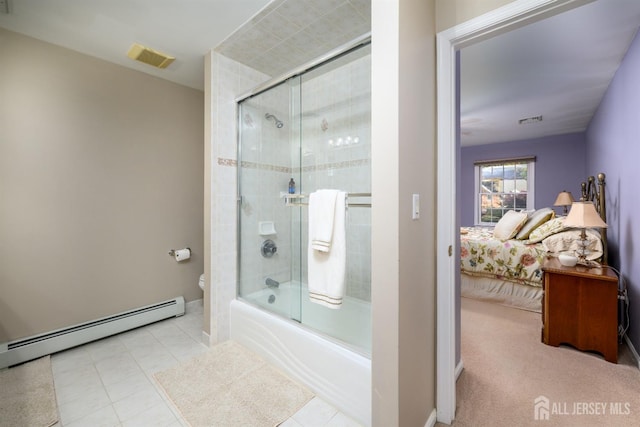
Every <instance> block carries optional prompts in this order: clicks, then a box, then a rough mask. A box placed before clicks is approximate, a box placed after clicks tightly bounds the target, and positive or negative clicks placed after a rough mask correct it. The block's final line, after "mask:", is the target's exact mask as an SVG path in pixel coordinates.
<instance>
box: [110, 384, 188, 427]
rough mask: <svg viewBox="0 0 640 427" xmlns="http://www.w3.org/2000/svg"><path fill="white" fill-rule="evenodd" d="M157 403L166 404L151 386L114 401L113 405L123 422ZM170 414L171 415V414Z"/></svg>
mask: <svg viewBox="0 0 640 427" xmlns="http://www.w3.org/2000/svg"><path fill="white" fill-rule="evenodd" d="M159 404H162V405H164V406H166V405H165V403H164V400H162V398H161V397H160V395H159V394H158V392H157V391H156V389H155V388H154V387H151V388H149V389H144V390H142V391H139V392H137V393H134V394H132V395H130V396H127V397H126V398H124V399H122V400H120V401H118V402H116V403H114V404H113V407H114V409H115V410H116V413H117V414H118V418H120V421H122V422H124V421H128V420H130V419H132V418H134V417H136V416H138V415H139V414H140V413H141V412H144V411H146V410H147V409H149V408H151V407H153V406H156V405H159ZM167 410H168V408H167ZM171 415H172V416H173V414H171ZM174 419H175V417H174Z"/></svg>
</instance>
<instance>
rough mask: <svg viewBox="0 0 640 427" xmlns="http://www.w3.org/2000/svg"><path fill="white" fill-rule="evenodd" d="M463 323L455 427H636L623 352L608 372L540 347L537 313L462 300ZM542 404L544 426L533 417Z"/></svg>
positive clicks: (638, 409) (633, 385)
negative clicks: (536, 404)
mask: <svg viewBox="0 0 640 427" xmlns="http://www.w3.org/2000/svg"><path fill="white" fill-rule="evenodd" d="M461 316H462V323H461V325H462V341H461V350H462V360H463V363H464V370H463V372H462V374H461V375H460V378H459V379H458V383H457V412H456V420H455V422H454V426H456V427H460V426H474V427H476V426H496V427H497V426H509V427H512V426H529V425H530V426H542V425H544V426H638V425H640V371H639V370H638V366H637V365H634V363H635V362H634V360H633V359H632V357H631V356H630V353H629V350H628V348H627V347H626V346H620V352H619V356H618V360H619V363H618V364H613V363H609V362H607V361H605V360H604V359H603V358H602V357H601V356H599V355H596V354H592V353H584V352H581V351H578V350H575V349H573V348H571V347H565V346H561V347H551V346H548V345H545V344H543V343H542V342H541V341H540V328H541V319H540V314H539V313H532V312H528V311H523V310H518V309H514V308H508V307H503V306H500V305H497V304H492V303H487V302H481V301H476V300H471V299H467V298H462V313H461ZM540 396H543V397H544V398H546V399H548V403H545V402H541V403H540V405H542V406H546V407H547V408H548V411H549V419H548V420H536V419H535V417H534V415H535V414H534V400H535V399H536V398H538V397H540ZM538 414H539V417H540V415H541V414H542V412H539V413H538Z"/></svg>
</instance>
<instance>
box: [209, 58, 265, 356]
mask: <svg viewBox="0 0 640 427" xmlns="http://www.w3.org/2000/svg"><path fill="white" fill-rule="evenodd" d="M209 60H210V64H209V68H210V76H208V78H209V80H210V82H211V105H210V108H211V113H210V120H211V125H210V128H211V135H210V140H209V141H207V142H206V143H207V144H210V147H209V156H210V158H209V159H208V161H209V163H210V168H211V176H210V179H211V182H210V183H209V184H210V188H211V194H210V204H211V206H210V212H211V214H210V215H209V216H208V217H207V218H206V219H205V220H206V221H209V226H210V230H211V242H210V243H211V249H210V265H211V269H210V277H207V280H208V282H209V288H208V291H209V294H208V296H207V295H205V297H206V298H208V301H209V319H208V321H209V322H210V323H209V331H210V337H209V340H210V343H212V344H213V343H216V342H218V341H224V340H226V339H228V337H229V304H230V302H231V300H233V299H234V298H235V296H236V259H237V251H236V232H237V229H236V222H237V220H236V198H237V179H236V157H237V148H236V147H237V146H236V141H237V137H236V135H237V125H236V121H237V120H236V101H235V100H236V97H237V96H238V95H240V94H242V93H245V92H247V91H249V90H250V89H251V88H253V87H255V86H257V85H259V84H260V83H262V82H264V81H266V80H268V78H269V77H268V76H266V75H264V74H262V73H259V72H257V71H255V70H253V69H251V68H249V67H247V66H245V65H242V64H240V63H238V62H235V61H233V60H230V59H228V58H227V57H225V56H223V55H220V54H218V53H215V52H211V54H210V58H209ZM205 262H206V261H205ZM205 321H207V319H205ZM205 329H206V328H205Z"/></svg>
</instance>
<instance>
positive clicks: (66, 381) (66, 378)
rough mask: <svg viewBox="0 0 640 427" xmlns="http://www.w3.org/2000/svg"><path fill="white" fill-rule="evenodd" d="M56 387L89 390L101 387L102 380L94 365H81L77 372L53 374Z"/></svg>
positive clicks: (69, 371)
mask: <svg viewBox="0 0 640 427" xmlns="http://www.w3.org/2000/svg"><path fill="white" fill-rule="evenodd" d="M53 382H54V385H55V387H56V388H57V387H67V386H71V387H78V388H88V387H94V386H101V385H102V380H101V379H100V375H99V374H98V371H97V370H96V367H95V366H94V365H81V366H78V368H77V369H75V370H68V371H63V372H54V373H53Z"/></svg>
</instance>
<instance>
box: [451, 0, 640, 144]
mask: <svg viewBox="0 0 640 427" xmlns="http://www.w3.org/2000/svg"><path fill="white" fill-rule="evenodd" d="M639 25H640V1H638V0H598V1H596V2H593V3H589V4H587V5H585V6H582V7H579V8H576V9H573V10H571V11H569V12H565V13H562V14H560V15H556V16H554V17H551V18H548V19H545V20H542V21H538V22H536V23H533V24H530V25H527V26H524V27H522V28H519V29H517V30H514V31H510V32H508V33H505V34H502V35H500V36H497V37H495V38H492V39H490V40H486V41H483V42H481V43H478V44H475V45H472V46H470V47H466V48H464V49H462V50H461V54H460V61H461V75H460V86H461V95H460V96H461V101H460V103H461V105H460V125H461V145H462V146H469V145H479V144H487V143H496V142H506V141H518V140H524V139H532V138H538V137H543V136H549V135H558V134H565V133H573V132H583V131H584V130H586V128H587V126H588V124H589V121H590V120H591V117H593V115H594V113H595V111H596V109H597V107H598V105H599V104H600V101H601V100H602V97H603V95H604V93H605V92H606V90H607V87H608V86H609V83H610V81H611V79H612V78H613V76H614V74H615V72H616V70H617V69H618V66H619V65H620V63H621V61H622V59H623V57H624V55H625V53H626V51H627V49H628V47H629V45H630V44H631V41H632V40H633V38H634V36H635V34H636V32H637V30H638V26H639ZM536 116H542V121H530V123H525V124H518V121H519V120H521V119H526V118H530V117H536Z"/></svg>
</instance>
